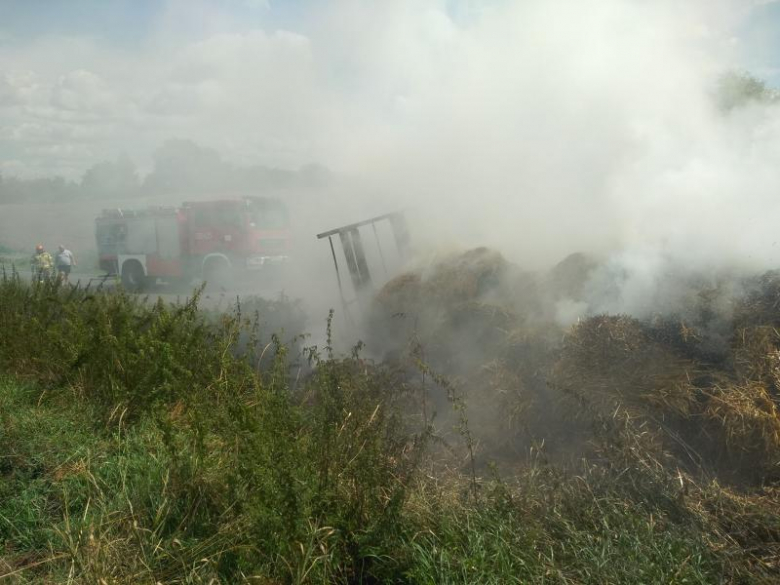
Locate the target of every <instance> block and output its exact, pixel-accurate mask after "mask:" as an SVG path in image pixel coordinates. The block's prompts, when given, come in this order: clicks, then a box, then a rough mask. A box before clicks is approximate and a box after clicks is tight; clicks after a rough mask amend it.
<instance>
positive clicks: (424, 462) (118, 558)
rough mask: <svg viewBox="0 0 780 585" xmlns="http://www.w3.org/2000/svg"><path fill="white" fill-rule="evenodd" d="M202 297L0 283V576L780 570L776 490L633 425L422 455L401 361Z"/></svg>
mask: <svg viewBox="0 0 780 585" xmlns="http://www.w3.org/2000/svg"><path fill="white" fill-rule="evenodd" d="M197 301H198V296H197V294H196V295H195V296H194V298H193V300H192V301H190V302H188V303H187V304H184V305H168V304H165V303H162V302H160V303H157V304H155V305H153V306H149V305H148V304H147V303H145V302H144V301H143V300H139V299H136V298H134V297H131V296H128V295H125V294H123V293H121V292H118V293H112V294H107V293H103V292H101V291H99V290H97V291H96V290H90V289H87V290H84V289H72V290H71V289H68V290H66V289H63V288H60V287H58V286H57V285H56V284H55V285H44V286H33V287H28V286H26V285H24V284H23V283H21V282H20V281H19V279H18V278H16V277H14V276H12V275H11V276H6V277H5V278H4V279H2V282H0V332H2V333H1V334H0V335H1V336H0V372H2V374H0V581H2V580H5V581H7V582H9V583H47V582H48V583H59V582H73V583H363V582H365V583H385V582H388V583H561V584H563V583H566V584H574V583H772V582H776V581H777V579H778V577H779V576H780V567H778V566H777V559H778V558H780V557H779V556H778V553H780V548H779V547H778V542H779V541H780V538H779V537H780V522H778V516H777V513H776V509H777V504H778V503H779V502H778V498H777V494H776V492H774V491H772V489H773V488H772V487H771V486H764V487H763V488H762V489H763V491H761V492H759V491H755V490H754V491H753V492H751V493H747V494H746V493H738V492H736V491H734V490H732V489H728V488H725V487H722V486H720V485H718V484H717V483H716V482H714V481H708V480H706V479H703V478H699V477H695V476H693V475H690V474H687V473H685V472H684V471H681V470H679V469H676V468H674V467H670V466H666V465H663V464H661V463H659V462H658V459H657V458H655V455H654V453H655V452H654V450H653V448H654V447H653V445H652V444H647V443H646V441H645V438H644V437H643V435H642V434H641V433H637V432H636V431H637V429H636V427H635V426H633V423H632V421H631V420H630V419H626V418H621V417H612V418H608V417H607V418H604V419H598V420H594V421H593V423H594V427H595V428H596V429H597V431H598V432H597V433H596V435H595V438H594V451H595V452H596V453H597V456H596V457H594V458H593V459H592V460H590V461H582V462H580V463H578V464H576V465H573V466H571V467H568V468H564V467H560V466H557V465H553V464H550V463H548V462H546V461H545V455H544V450H543V449H541V450H535V451H534V452H533V453H532V454H531V456H529V458H528V459H527V460H526V461H524V462H523V465H522V466H520V467H519V468H518V469H516V470H515V471H514V472H513V473H511V474H505V476H503V477H502V476H501V474H500V473H499V470H498V469H495V468H492V469H491V468H486V469H485V471H484V473H483V472H482V471H479V470H475V469H474V468H473V467H471V464H470V463H468V462H467V463H466V465H463V464H462V461H463V460H461V463H460V464H459V463H458V462H457V459H456V458H455V457H454V456H450V457H449V458H445V460H444V461H441V460H438V459H439V458H440V457H442V456H441V455H440V453H441V452H442V451H441V449H438V448H437V445H439V444H440V442H441V439H440V437H439V436H438V435H437V432H436V429H435V427H434V426H432V425H422V426H421V425H420V424H419V421H418V419H417V418H415V417H413V416H412V415H413V414H414V412H415V410H416V409H418V407H419V404H418V398H419V396H420V389H419V388H418V387H416V386H414V384H412V383H411V382H410V378H409V376H407V375H406V374H405V372H402V371H399V370H398V369H397V368H391V367H390V366H389V365H383V364H376V363H373V362H371V361H370V360H367V359H365V358H363V357H362V355H361V350H360V347H359V346H358V347H356V348H355V349H354V350H353V352H352V353H351V354H349V355H346V356H342V355H338V354H337V353H336V352H335V351H334V350H333V348H332V347H331V346H330V345H331V344H330V342H328V343H327V344H326V346H325V347H311V348H308V349H307V350H306V351H305V353H304V357H303V358H301V359H299V358H298V356H296V355H290V349H289V348H288V347H287V346H285V345H283V344H282V343H280V342H279V341H278V340H276V342H275V343H272V344H271V345H270V346H268V344H267V343H265V342H264V341H261V340H263V339H265V338H266V337H267V335H268V332H265V331H263V330H262V323H263V322H264V318H263V315H260V314H259V313H260V311H262V310H263V309H264V307H262V306H259V308H258V314H257V315H250V316H247V315H246V314H242V313H241V312H240V311H235V312H233V313H232V314H226V315H223V316H221V317H220V318H218V319H216V320H215V319H214V318H213V317H211V316H209V317H208V318H206V316H204V315H203V313H202V312H201V311H200V310H199V309H198V306H197ZM276 309H279V307H276ZM266 320H267V319H266ZM328 323H330V321H329V322H328ZM329 337H330V336H329ZM269 355H270V359H269ZM426 371H427V370H426ZM429 374H430V375H428V376H427V377H423V380H424V381H423V383H427V384H434V383H437V382H438V383H441V384H446V381H445V380H438V376H436V375H435V374H433V373H432V372H429ZM453 405H455V406H457V408H459V409H464V408H466V406H465V405H464V403H463V402H462V401H460V400H459V399H458V397H457V396H454V397H453ZM459 412H460V411H459ZM461 415H462V416H461ZM456 418H457V420H458V421H460V422H459V424H461V425H465V426H466V427H467V426H468V418H467V416H466V413H465V412H461V414H460V415H457V416H456ZM426 422H427V419H426ZM467 431H468V429H467V428H466V429H461V432H462V433H466V436H468V433H467ZM455 455H456V456H457V457H458V458H459V457H460V455H461V454H460V453H455ZM433 468H435V469H437V470H438V471H437V472H436V473H431V469H433ZM773 563H774V564H773Z"/></svg>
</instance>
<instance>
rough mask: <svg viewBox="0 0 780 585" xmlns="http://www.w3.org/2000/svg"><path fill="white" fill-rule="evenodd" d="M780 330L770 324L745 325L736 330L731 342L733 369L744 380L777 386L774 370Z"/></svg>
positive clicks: (776, 364)
mask: <svg viewBox="0 0 780 585" xmlns="http://www.w3.org/2000/svg"><path fill="white" fill-rule="evenodd" d="M778 349H780V331H779V330H778V329H777V328H775V327H774V326H771V325H759V326H755V327H745V328H742V329H740V330H739V331H737V332H736V334H735V336H734V343H733V349H732V352H733V361H734V370H735V372H736V374H737V377H738V378H739V379H740V380H742V381H744V382H760V383H764V384H771V385H772V386H773V387H774V388H775V389H778V388H780V386H777V385H776V384H777V380H776V370H777V366H778V361H777V360H778Z"/></svg>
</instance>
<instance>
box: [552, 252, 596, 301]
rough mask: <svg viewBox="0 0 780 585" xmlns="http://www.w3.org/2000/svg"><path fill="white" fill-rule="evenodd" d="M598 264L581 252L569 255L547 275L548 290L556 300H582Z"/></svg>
mask: <svg viewBox="0 0 780 585" xmlns="http://www.w3.org/2000/svg"><path fill="white" fill-rule="evenodd" d="M597 267H598V263H597V262H596V260H594V259H593V258H591V257H589V256H586V255H585V254H581V253H579V252H577V253H574V254H569V255H568V256H566V258H564V259H563V260H561V261H560V262H559V263H558V264H556V265H555V266H554V267H553V268H552V270H550V272H549V274H548V275H547V279H546V285H547V289H548V290H549V291H550V292H551V293H552V295H553V296H554V297H555V298H568V299H580V298H582V295H583V291H584V288H585V284H586V283H587V282H588V279H589V278H590V276H591V274H592V273H593V271H594V270H595V269H596V268H597Z"/></svg>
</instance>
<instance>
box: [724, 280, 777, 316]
mask: <svg viewBox="0 0 780 585" xmlns="http://www.w3.org/2000/svg"><path fill="white" fill-rule="evenodd" d="M745 288H746V293H745V295H744V296H743V298H742V299H741V300H740V302H739V303H737V306H736V308H735V312H734V323H735V326H736V327H737V328H745V327H755V326H761V325H774V326H780V271H777V270H773V271H770V272H766V273H765V274H763V275H762V276H760V277H759V278H756V279H753V280H751V281H748V282H746V283H745Z"/></svg>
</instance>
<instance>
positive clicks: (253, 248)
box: [95, 197, 290, 291]
mask: <svg viewBox="0 0 780 585" xmlns="http://www.w3.org/2000/svg"><path fill="white" fill-rule="evenodd" d="M95 234H96V240H97V247H98V256H99V262H100V268H101V269H102V270H105V271H106V272H108V273H109V274H116V275H119V276H120V277H121V279H122V284H123V286H124V287H125V288H127V289H128V290H133V291H138V290H141V289H143V288H144V287H145V286H146V285H149V284H152V283H154V282H156V281H157V280H158V279H161V280H164V281H167V282H170V281H179V282H190V281H192V280H194V279H202V280H204V281H206V282H207V283H211V284H220V285H223V286H224V285H227V284H230V283H232V282H233V281H234V280H235V279H237V278H241V277H243V276H247V275H250V274H252V273H257V272H260V271H267V269H269V268H271V267H274V266H280V265H283V264H284V263H286V261H287V259H288V254H289V244H290V222H289V214H288V212H287V208H286V206H285V205H284V204H283V203H282V202H281V201H279V200H277V199H270V198H259V197H245V198H241V199H226V200H217V201H197V202H194V201H193V202H186V203H183V204H182V205H181V207H150V208H147V209H143V210H135V211H132V210H123V209H109V210H104V211H103V213H102V214H101V215H100V217H98V218H97V220H96V229H95Z"/></svg>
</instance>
